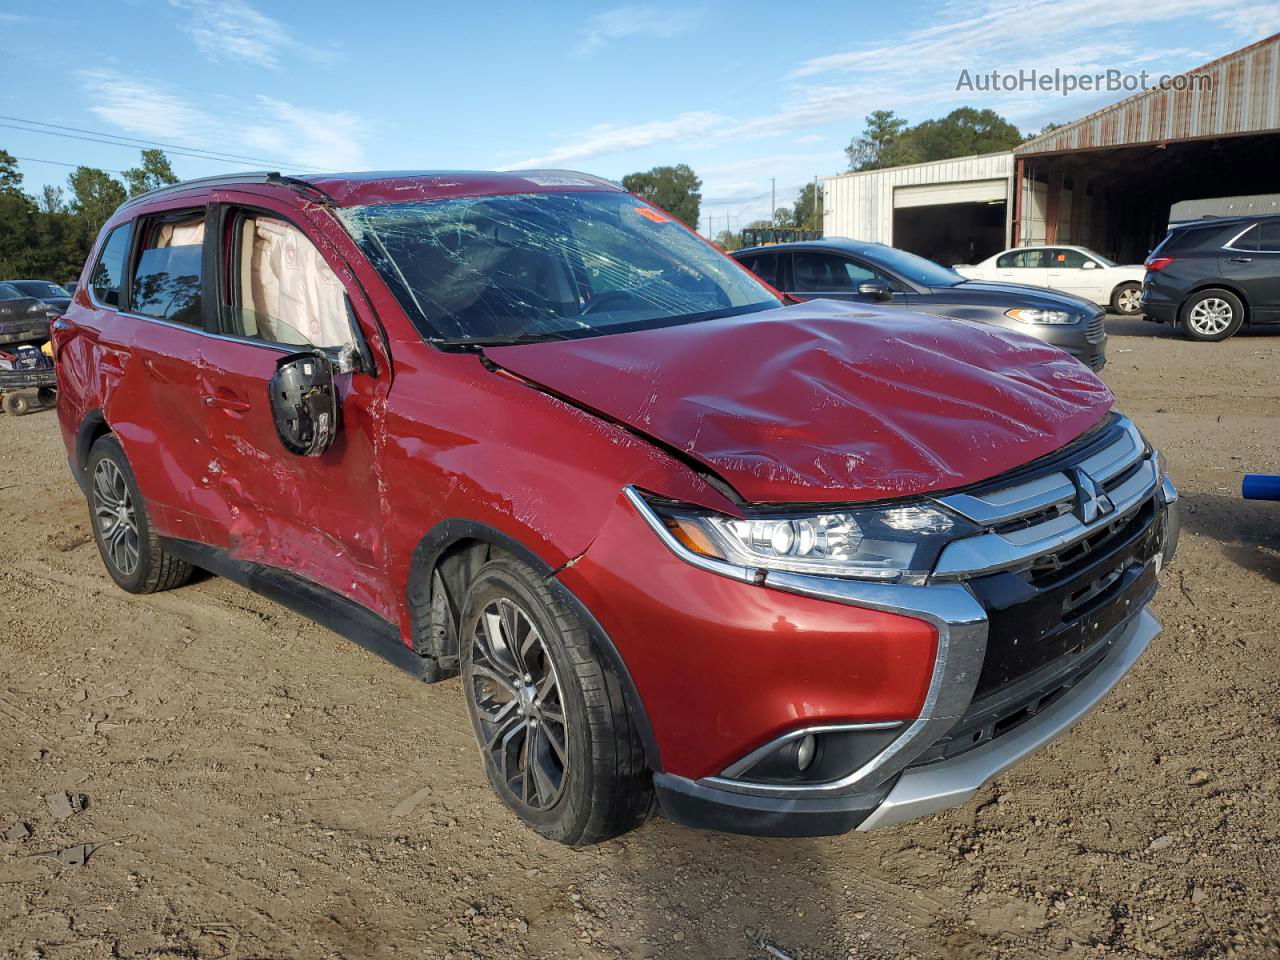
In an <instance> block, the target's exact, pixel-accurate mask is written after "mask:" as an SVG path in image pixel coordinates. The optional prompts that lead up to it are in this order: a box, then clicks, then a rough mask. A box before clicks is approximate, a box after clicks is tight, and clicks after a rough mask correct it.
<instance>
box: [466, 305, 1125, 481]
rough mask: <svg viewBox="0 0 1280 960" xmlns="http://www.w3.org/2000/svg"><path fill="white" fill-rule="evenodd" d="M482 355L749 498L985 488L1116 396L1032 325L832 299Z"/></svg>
mask: <svg viewBox="0 0 1280 960" xmlns="http://www.w3.org/2000/svg"><path fill="white" fill-rule="evenodd" d="M485 353H486V354H487V355H488V356H489V357H490V358H491V359H492V360H493V361H494V362H495V363H497V364H499V365H500V366H502V367H505V368H506V369H507V370H509V371H511V372H512V373H515V374H518V375H519V376H521V377H524V378H526V379H528V380H531V381H534V382H536V383H538V384H541V385H542V386H544V387H546V388H548V389H550V390H551V391H553V392H555V393H558V394H561V395H562V396H565V397H568V398H570V399H572V400H574V401H575V402H577V403H579V404H581V405H582V406H584V407H587V408H589V409H592V410H595V411H598V412H600V413H602V414H604V415H606V416H608V417H610V418H612V419H615V420H618V421H621V422H624V423H626V424H628V425H629V426H630V427H632V428H633V429H635V430H637V431H640V432H643V433H646V434H648V435H650V436H652V437H654V438H656V439H658V440H660V441H662V442H664V443H665V444H667V445H669V446H672V447H676V448H679V449H680V450H682V451H684V452H685V453H686V454H687V455H689V456H690V457H692V458H694V459H696V460H698V461H700V462H701V463H703V464H705V465H706V466H707V467H709V468H710V469H711V470H713V471H715V472H716V473H717V474H719V475H720V476H721V477H722V478H723V479H724V480H726V481H727V482H728V483H729V484H731V485H732V486H733V487H734V489H735V490H737V491H738V493H739V494H740V495H741V496H742V497H743V498H744V499H745V500H747V501H748V502H753V503H824V502H825V503H839V502H860V501H867V500H877V499H883V498H888V497H901V496H906V495H911V494H920V493H927V492H931V491H939V490H946V489H952V488H955V487H962V486H965V485H968V484H971V483H976V482H977V481H980V480H984V479H986V478H988V477H992V476H995V475H996V474H999V473H1003V472H1004V471H1006V470H1011V469H1013V468H1014V467H1018V466H1022V465H1023V464H1025V463H1028V462H1030V461H1032V460H1035V459H1036V458H1038V457H1041V456H1044V455H1045V454H1048V453H1052V452H1053V451H1054V450H1057V449H1058V448H1060V447H1062V446H1064V445H1065V444H1067V443H1068V442H1070V441H1071V440H1073V439H1075V438H1076V437H1078V436H1079V435H1080V434H1082V433H1083V432H1085V431H1086V430H1087V429H1088V428H1089V427H1092V426H1093V425H1094V424H1096V423H1098V422H1099V421H1100V420H1101V419H1102V418H1103V417H1104V416H1105V415H1106V413H1107V411H1108V410H1109V409H1110V408H1111V404H1112V400H1113V398H1112V396H1111V392H1110V391H1109V390H1108V389H1107V388H1106V386H1104V385H1103V383H1102V382H1101V381H1100V380H1098V379H1097V378H1096V377H1095V376H1094V375H1093V374H1092V373H1090V372H1089V370H1087V369H1086V368H1085V367H1084V366H1082V365H1081V364H1079V363H1078V362H1076V361H1075V360H1073V359H1072V358H1071V357H1069V356H1067V355H1066V354H1065V353H1062V352H1060V351H1058V350H1057V349H1055V348H1053V347H1049V346H1047V345H1045V344H1043V343H1041V342H1040V341H1039V340H1035V339H1033V338H1031V337H1028V336H1025V335H1023V334H1019V333H1015V332H1013V331H1009V330H1005V329H1002V328H999V327H992V326H988V325H985V324H977V323H967V322H964V321H959V320H943V319H939V318H936V317H927V316H923V315H921V314H916V313H907V312H905V311H899V310H892V311H891V310H880V309H867V308H864V307H862V306H856V307H853V306H850V305H849V304H840V303H834V302H831V301H823V300H817V301H810V302H808V303H804V304H799V305H796V306H791V307H786V308H779V309H776V310H768V311H764V312H761V313H755V314H749V315H746V316H741V317H732V318H725V319H723V320H709V321H705V322H701V323H690V324H685V325H682V326H674V327H665V328H662V329H657V330H645V331H641V332H636V333H622V334H614V335H611V336H602V337H593V338H588V339H583V340H569V341H553V342H547V343H539V344H528V345H522V346H506V347H492V348H487V349H486V350H485Z"/></svg>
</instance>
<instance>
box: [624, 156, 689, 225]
mask: <svg viewBox="0 0 1280 960" xmlns="http://www.w3.org/2000/svg"><path fill="white" fill-rule="evenodd" d="M622 185H623V186H624V187H626V188H627V189H628V190H630V191H631V192H632V193H634V194H635V195H636V196H637V197H641V198H642V199H644V200H648V201H649V202H650V203H652V204H654V205H655V206H659V207H661V208H662V209H663V210H666V211H667V212H668V213H669V214H671V215H672V216H673V217H676V218H677V219H679V220H680V221H681V222H682V223H684V224H685V225H686V226H688V225H690V224H693V225H695V226H696V225H697V223H698V213H699V211H700V210H701V209H702V181H701V180H699V179H698V175H697V174H696V173H694V172H693V169H692V168H691V167H690V166H689V165H688V164H686V163H678V164H676V165H675V166H674V167H654V168H653V169H652V170H647V171H645V172H643V173H629V174H627V175H626V176H625V177H623V178H622Z"/></svg>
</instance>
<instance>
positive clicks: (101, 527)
mask: <svg viewBox="0 0 1280 960" xmlns="http://www.w3.org/2000/svg"><path fill="white" fill-rule="evenodd" d="M93 518H94V522H95V523H97V525H98V536H99V537H100V539H101V541H102V550H103V554H104V555H105V556H106V558H107V559H108V560H109V561H110V563H111V565H112V566H113V567H115V568H116V571H117V572H118V573H119V574H120V575H121V576H125V577H130V576H132V575H133V572H134V571H135V570H136V569H138V517H137V514H136V513H135V511H134V507H133V497H132V496H131V495H130V493H129V485H128V483H127V482H126V481H125V478H124V473H123V472H122V471H121V470H120V468H119V467H118V466H116V465H115V464H114V463H113V462H112V461H110V460H107V459H103V460H99V461H98V465H97V466H96V467H95V468H94V471H93Z"/></svg>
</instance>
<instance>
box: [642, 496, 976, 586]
mask: <svg viewBox="0 0 1280 960" xmlns="http://www.w3.org/2000/svg"><path fill="white" fill-rule="evenodd" d="M632 502H633V503H636V505H637V507H639V508H641V509H642V510H644V511H647V512H648V513H649V516H648V517H646V519H650V523H651V525H652V524H653V523H654V522H655V521H656V522H657V523H659V524H661V525H662V528H663V530H664V531H665V532H666V533H667V534H668V535H669V537H670V538H671V539H673V540H674V541H675V542H676V544H678V545H679V547H680V548H682V549H683V550H685V551H688V552H689V553H692V554H695V555H697V556H698V557H701V558H705V559H708V560H712V561H720V562H723V563H726V564H730V565H733V566H735V567H741V568H747V569H748V570H750V569H753V568H754V569H758V570H759V569H763V570H785V571H788V572H791V573H813V574H819V575H822V576H828V577H854V578H858V579H863V580H885V581H898V582H913V583H919V582H923V580H924V579H925V578H926V577H928V575H929V573H930V571H931V570H932V569H933V565H934V562H935V561H936V560H937V559H938V553H939V552H940V551H941V550H942V548H943V546H945V545H946V544H947V543H948V542H949V541H951V540H953V539H955V538H956V537H959V536H968V535H971V534H972V533H975V532H977V528H976V527H974V526H973V525H972V524H970V523H969V522H968V521H966V520H964V519H962V518H961V517H958V516H956V515H955V514H952V513H949V512H947V511H946V510H943V509H941V508H940V507H937V506H935V505H933V504H930V503H924V502H916V503H904V504H894V505H892V506H884V507H863V508H857V509H849V510H831V511H817V510H815V511H813V512H811V513H809V512H806V513H786V514H778V513H769V514H765V513H760V514H757V515H755V516H751V517H747V518H742V519H740V518H738V517H729V516H725V515H724V514H720V513H714V512H711V511H708V510H703V509H701V508H698V507H692V506H689V505H688V504H682V503H675V502H672V501H667V500H656V499H647V498H640V497H639V496H638V495H637V496H635V497H633V498H632ZM664 539H666V538H664Z"/></svg>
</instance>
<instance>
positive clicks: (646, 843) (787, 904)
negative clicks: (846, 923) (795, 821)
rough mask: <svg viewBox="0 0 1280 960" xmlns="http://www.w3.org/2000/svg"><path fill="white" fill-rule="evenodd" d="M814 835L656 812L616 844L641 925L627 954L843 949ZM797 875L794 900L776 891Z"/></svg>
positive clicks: (822, 953)
mask: <svg viewBox="0 0 1280 960" xmlns="http://www.w3.org/2000/svg"><path fill="white" fill-rule="evenodd" d="M822 843H823V842H822V841H819V840H809V839H785V840H784V839H773V838H762V837H746V836H736V835H731V834H721V833H709V832H705V831H698V830H691V829H686V828H684V827H681V826H678V825H677V824H674V823H672V822H671V821H669V820H666V819H665V818H663V817H662V816H661V815H655V816H654V818H653V819H652V820H650V821H649V822H648V823H647V824H645V826H644V827H643V828H641V829H640V830H639V831H638V832H636V833H634V834H632V835H630V836H629V837H628V838H626V840H625V841H624V842H623V843H622V844H620V857H619V862H618V864H617V870H618V874H619V875H620V877H621V878H623V879H624V880H625V881H626V883H627V885H628V886H630V887H631V888H632V889H633V894H634V895H633V897H632V898H631V903H632V904H633V905H634V907H635V909H636V912H637V914H638V916H637V919H638V921H639V924H640V927H641V930H642V932H641V935H640V936H641V943H640V944H639V950H638V951H637V953H636V955H637V956H641V957H665V956H673V957H675V956H689V957H707V958H719V957H725V958H741V957H770V958H772V957H798V956H805V957H810V956H814V957H827V956H840V957H843V956H845V952H846V950H847V949H848V947H847V946H844V947H843V949H839V948H840V947H841V946H842V945H844V944H845V936H844V934H843V933H842V931H841V929H840V927H839V925H838V924H837V922H836V918H835V917H834V916H833V915H832V914H831V912H830V907H831V905H832V904H833V903H836V902H838V899H839V898H838V896H837V893H838V891H837V890H836V889H835V887H834V884H833V883H832V882H831V881H830V879H829V877H828V871H827V868H826V866H825V863H824V860H825V857H824V852H823V848H822ZM796 882H803V883H804V885H805V887H806V889H807V895H806V896H805V897H804V899H803V900H800V901H797V900H795V899H794V898H793V897H786V898H784V897H779V896H778V890H779V889H780V885H782V886H785V885H789V884H793V883H796ZM850 909H851V910H853V909H857V908H856V907H851V908H850ZM770 948H772V950H771V949H770Z"/></svg>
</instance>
